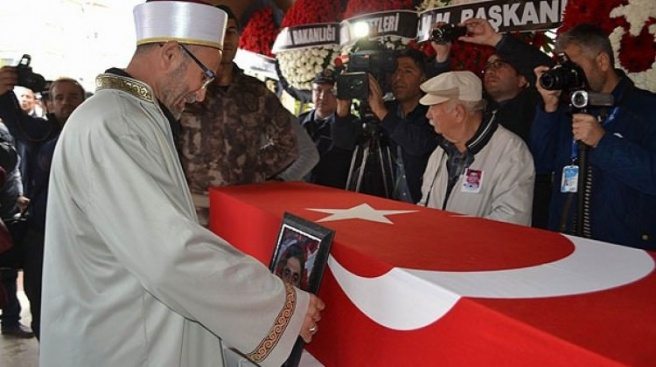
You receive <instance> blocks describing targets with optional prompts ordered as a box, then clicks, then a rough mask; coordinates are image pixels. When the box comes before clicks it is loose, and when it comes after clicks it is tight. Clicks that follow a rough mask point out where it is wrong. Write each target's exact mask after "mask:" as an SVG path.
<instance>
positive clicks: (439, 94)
mask: <svg viewBox="0 0 656 367" xmlns="http://www.w3.org/2000/svg"><path fill="white" fill-rule="evenodd" d="M421 89H422V90H423V91H424V92H426V95H425V96H424V97H422V98H421V100H420V101H419V102H420V103H421V104H423V105H426V106H430V107H429V108H428V112H427V114H426V116H427V117H428V119H429V120H430V123H431V125H433V126H434V127H435V131H436V132H437V133H438V134H440V135H441V137H442V140H441V142H440V144H439V146H438V147H437V148H436V149H435V151H434V152H433V154H432V155H431V156H430V158H429V159H428V166H427V167H426V171H425V172H424V179H423V184H422V190H421V192H422V199H421V201H420V202H419V204H420V205H424V206H427V207H431V208H437V209H442V210H448V211H453V212H457V213H462V214H469V215H475V216H479V217H484V218H489V219H494V220H499V221H504V222H510V223H516V224H522V225H530V224H531V204H532V199H533V181H534V178H535V170H534V168H533V158H532V157H531V154H530V152H529V150H528V148H527V146H526V144H525V143H524V142H523V141H522V139H521V138H520V137H519V136H517V135H516V134H514V133H512V132H510V131H508V130H507V129H506V128H504V127H503V126H501V125H499V123H498V122H497V119H496V116H495V115H494V114H492V115H491V116H489V117H486V118H483V116H484V113H483V111H484V110H485V102H484V100H483V96H482V85H481V80H480V79H479V78H478V77H477V76H476V75H474V74H473V73H472V72H469V71H453V72H447V73H443V74H440V75H438V76H436V77H434V78H431V79H429V80H428V81H426V82H424V83H423V84H422V85H421Z"/></svg>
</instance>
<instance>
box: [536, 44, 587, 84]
mask: <svg viewBox="0 0 656 367" xmlns="http://www.w3.org/2000/svg"><path fill="white" fill-rule="evenodd" d="M540 85H541V86H542V88H544V89H546V90H564V91H574V90H579V89H586V86H587V81H586V79H585V73H583V70H582V69H581V67H580V66H578V65H576V64H575V63H573V62H572V61H571V60H570V59H569V58H568V57H567V55H565V54H564V53H561V54H558V64H557V65H556V66H554V67H553V68H551V69H550V70H547V71H546V72H544V74H542V76H540Z"/></svg>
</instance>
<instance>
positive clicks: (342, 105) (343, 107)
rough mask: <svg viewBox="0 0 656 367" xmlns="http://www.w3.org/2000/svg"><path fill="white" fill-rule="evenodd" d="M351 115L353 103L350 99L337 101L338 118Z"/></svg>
mask: <svg viewBox="0 0 656 367" xmlns="http://www.w3.org/2000/svg"><path fill="white" fill-rule="evenodd" d="M349 113H351V101H350V100H348V99H339V98H338V99H337V116H338V117H346V116H348V115H349Z"/></svg>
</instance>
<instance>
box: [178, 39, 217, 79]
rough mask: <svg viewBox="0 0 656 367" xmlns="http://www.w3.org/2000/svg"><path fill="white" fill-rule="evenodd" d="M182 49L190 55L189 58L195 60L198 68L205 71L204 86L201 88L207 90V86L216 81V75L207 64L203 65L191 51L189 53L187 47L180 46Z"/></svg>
mask: <svg viewBox="0 0 656 367" xmlns="http://www.w3.org/2000/svg"><path fill="white" fill-rule="evenodd" d="M180 48H182V50H183V51H184V52H185V53H186V54H187V55H189V57H191V59H192V60H194V62H195V63H196V65H198V67H199V68H200V69H201V70H203V85H202V86H201V88H202V89H205V88H207V86H208V85H210V83H211V82H213V81H214V79H216V74H215V73H214V72H213V71H212V70H210V68H208V67H207V66H205V64H203V63H202V62H201V61H200V60H198V59H197V58H196V56H194V54H192V53H191V51H189V49H187V48H186V47H185V45H183V44H180Z"/></svg>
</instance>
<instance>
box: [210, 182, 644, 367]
mask: <svg viewBox="0 0 656 367" xmlns="http://www.w3.org/2000/svg"><path fill="white" fill-rule="evenodd" d="M210 203H211V205H210V228H211V229H212V230H213V231H214V232H215V233H217V234H219V235H220V236H222V237H223V238H225V239H226V240H228V241H229V242H230V243H232V244H233V245H235V246H236V247H238V248H239V249H241V250H242V251H244V252H246V253H249V254H251V255H253V256H254V257H256V258H257V259H259V260H260V261H262V262H263V263H264V264H268V263H269V261H270V258H271V256H272V254H273V250H274V246H275V241H276V238H277V232H278V230H279V229H280V222H281V218H282V216H283V213H284V212H290V213H292V214H294V215H297V216H299V217H303V218H305V219H307V220H310V221H314V222H317V223H318V224H320V225H323V226H326V227H328V228H331V229H333V230H335V238H334V241H333V245H332V251H331V257H330V259H329V261H328V265H329V266H328V268H327V270H326V273H325V274H324V277H323V282H322V284H321V288H320V292H319V296H320V297H321V298H322V299H323V300H324V301H325V302H326V305H327V307H326V310H325V311H324V313H323V319H322V321H321V322H320V323H319V330H320V331H319V332H318V333H317V335H316V336H315V339H314V341H313V342H312V343H311V344H310V345H308V346H307V349H308V350H309V351H310V352H311V353H312V354H313V355H314V356H315V357H316V358H317V359H319V360H320V361H321V362H322V363H323V364H324V365H326V366H387V365H393V366H399V365H421V366H425V365H466V366H469V365H512V366H515V365H516V366H527V365H550V366H554V365H555V366H573V365H586V366H588V365H595V366H618V365H632V366H653V365H654V364H655V363H656V343H655V342H654V341H656V275H655V272H654V258H655V255H654V254H653V253H649V252H645V251H642V250H636V249H632V248H627V247H622V246H617V245H612V244H607V243H603V242H598V241H592V240H587V239H581V238H576V237H569V236H564V235H561V234H558V233H553V232H548V231H543V230H538V229H533V228H527V227H522V226H518V225H513V224H507V223H501V222H495V221H490V220H485V219H481V218H473V217H469V216H464V215H458V214H455V213H449V212H444V211H439V210H434V209H428V208H424V207H419V206H416V205H411V204H407V203H403V202H398V201H392V200H387V199H382V198H379V197H373V196H368V195H363V194H358V193H353V192H348V191H342V190H336V189H332V188H326V187H320V186H314V185H310V184H304V183H267V184H260V185H246V186H233V187H225V188H216V189H212V190H211V191H210Z"/></svg>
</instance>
